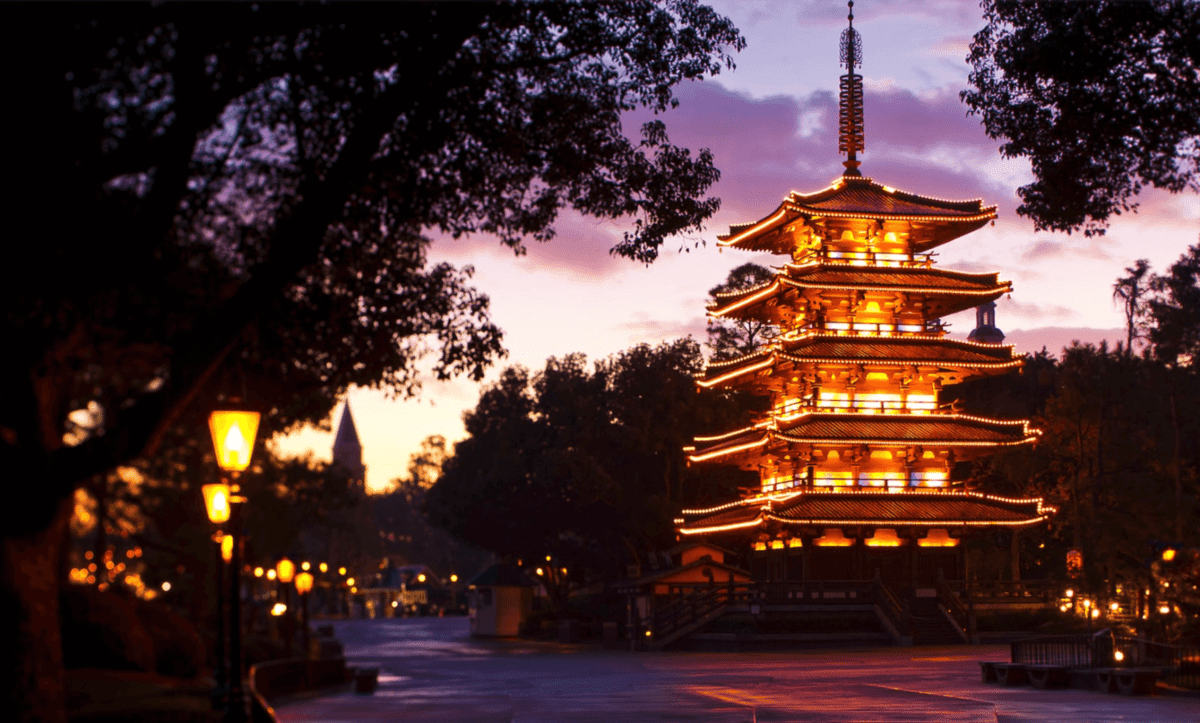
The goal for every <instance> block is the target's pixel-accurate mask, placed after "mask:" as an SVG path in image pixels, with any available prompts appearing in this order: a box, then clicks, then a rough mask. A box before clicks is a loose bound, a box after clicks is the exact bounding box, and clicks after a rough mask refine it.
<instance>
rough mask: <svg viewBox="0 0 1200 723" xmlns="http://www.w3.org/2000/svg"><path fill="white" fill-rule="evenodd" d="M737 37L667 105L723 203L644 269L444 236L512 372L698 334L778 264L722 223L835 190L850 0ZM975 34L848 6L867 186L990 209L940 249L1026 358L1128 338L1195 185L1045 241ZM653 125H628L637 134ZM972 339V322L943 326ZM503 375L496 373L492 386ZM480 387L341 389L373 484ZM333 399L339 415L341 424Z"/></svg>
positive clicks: (916, 15) (902, 9) (732, 9)
mask: <svg viewBox="0 0 1200 723" xmlns="http://www.w3.org/2000/svg"><path fill="white" fill-rule="evenodd" d="M713 5H714V6H715V7H716V8H717V10H718V11H720V12H722V13H724V14H725V15H728V16H729V17H731V18H732V19H733V20H734V23H735V24H736V25H737V26H738V28H739V29H740V30H741V31H742V33H743V34H744V35H745V36H746V39H747V41H748V47H747V49H746V50H745V51H743V52H742V53H741V54H739V55H738V56H737V57H736V62H737V69H736V70H734V71H732V72H728V71H727V72H724V73H722V74H720V75H719V76H717V77H716V78H713V79H709V80H706V81H704V82H702V83H691V84H688V85H685V86H682V87H680V88H679V89H678V96H679V98H680V107H679V108H678V109H676V110H674V111H672V112H670V113H668V114H666V116H665V117H664V118H665V121H666V123H667V127H668V130H669V132H670V135H671V140H672V142H674V143H676V144H679V145H683V146H687V147H689V148H692V149H699V148H710V149H712V151H713V154H714V156H715V158H716V163H717V166H718V168H720V169H721V181H720V182H719V183H718V184H717V186H716V187H715V188H714V189H713V193H714V194H715V195H717V196H719V197H720V198H721V202H722V204H721V211H720V212H719V213H718V215H717V217H716V218H715V219H714V221H713V222H712V223H710V224H709V226H708V228H707V229H706V230H705V231H704V232H703V233H702V234H697V235H695V236H694V237H691V238H687V239H679V240H677V241H676V242H674V243H668V244H666V245H665V246H664V248H663V252H662V254H661V256H660V258H659V260H658V261H656V262H655V263H654V264H653V265H651V266H649V267H646V266H642V265H640V264H637V263H634V262H631V261H628V260H624V259H619V258H614V257H612V256H610V255H609V254H608V249H609V248H610V247H611V246H612V245H613V243H614V242H615V241H616V240H617V239H619V238H620V236H621V234H622V232H623V230H624V228H625V225H626V223H627V222H607V221H596V220H594V219H588V218H581V217H579V216H576V215H567V216H564V217H563V218H561V219H560V221H559V223H558V224H557V228H558V238H557V239H555V240H554V241H552V242H550V243H548V244H531V245H530V248H529V253H528V254H527V255H526V256H524V257H520V258H518V257H515V256H514V255H513V253H512V252H511V251H510V250H508V249H506V248H504V247H501V246H500V245H499V243H498V242H497V241H496V240H495V239H492V238H489V237H484V236H480V237H474V238H470V239H461V240H458V241H452V240H438V241H437V242H436V243H435V244H434V247H433V252H432V256H433V257H434V259H435V260H442V259H445V260H448V261H450V262H452V263H454V264H456V265H460V266H461V265H472V266H474V267H475V269H476V276H475V281H476V285H477V286H478V288H479V289H480V290H481V291H483V292H484V293H486V294H488V295H489V296H490V297H491V299H492V308H493V318H494V320H495V321H496V322H497V323H498V324H499V325H500V327H501V328H502V329H504V331H505V345H506V347H507V349H508V350H509V355H510V356H509V358H508V359H507V360H505V361H504V362H503V363H502V364H501V365H500V366H503V365H504V364H514V363H519V364H524V365H526V366H528V367H530V368H533V369H538V368H540V367H541V366H542V365H543V364H544V362H545V359H546V358H547V357H548V356H555V355H557V356H561V355H564V354H568V353H570V352H575V351H581V352H584V353H586V354H587V355H588V357H589V358H591V359H597V358H601V357H604V356H607V355H609V354H612V353H614V352H617V351H620V350H622V349H625V348H627V347H629V346H631V345H633V344H636V343H638V342H648V343H657V342H659V341H663V340H667V339H673V338H677V337H680V336H686V335H688V334H691V335H693V336H694V337H696V338H697V339H699V340H701V341H703V340H704V328H705V318H704V297H705V294H706V291H707V290H708V289H709V288H710V287H712V286H714V285H715V284H717V283H719V282H721V281H722V280H723V279H724V277H725V275H726V273H728V271H729V270H730V269H732V268H733V267H734V266H737V265H739V264H741V263H744V262H745V261H748V260H752V261H756V262H758V263H762V264H768V265H769V264H778V263H780V262H781V261H782V260H783V259H782V258H780V257H773V256H770V255H767V254H753V253H744V252H733V251H724V252H721V253H718V251H717V249H716V246H715V237H716V235H717V234H719V233H724V232H725V231H726V230H727V227H728V226H729V224H731V223H738V222H744V221H754V220H757V219H759V218H762V217H763V216H765V215H767V214H768V213H770V212H771V211H773V210H774V209H775V207H776V206H777V205H778V204H779V202H780V201H781V200H782V199H783V197H784V196H786V195H787V193H788V192H789V191H792V190H798V191H813V190H817V189H819V188H823V187H824V186H826V185H828V184H829V182H830V181H832V180H833V179H834V178H835V177H836V176H838V175H839V174H840V173H841V171H842V170H843V169H842V166H841V161H842V157H841V156H839V155H838V153H837V128H836V118H837V115H836V113H837V106H836V102H837V99H836V89H837V81H838V76H839V75H840V74H841V73H842V72H843V70H842V69H841V68H839V67H838V63H837V58H838V55H837V52H838V51H837V46H838V38H839V34H840V33H841V30H842V28H844V27H845V22H846V20H845V15H846V13H845V10H846V8H845V5H844V4H840V3H831V2H825V3H815V2H769V1H764V2H746V1H744V0H738V1H737V2H733V1H732V0H729V1H724V2H715V3H713ZM982 26H983V20H982V18H981V16H980V12H979V8H978V4H977V2H975V0H965V1H963V2H957V1H950V0H945V1H942V2H920V3H918V2H909V1H905V0H898V1H896V2H870V1H869V0H863V1H862V2H858V3H856V7H855V27H856V28H857V29H858V30H859V32H860V33H861V34H862V38H863V47H864V60H863V65H862V68H861V71H860V72H861V73H862V75H863V77H864V84H865V87H866V96H865V119H864V125H865V138H866V151H865V153H863V154H861V156H860V158H861V159H862V161H863V165H862V168H861V170H862V171H863V173H864V175H867V176H870V177H873V178H874V179H875V180H876V181H879V182H881V183H885V184H887V185H890V186H893V187H896V188H900V189H903V190H907V191H912V192H915V193H921V194H926V195H930V196H938V197H944V198H951V199H969V198H983V199H984V200H985V201H986V202H987V203H988V204H993V203H994V204H997V205H998V206H999V210H998V212H999V219H998V220H997V221H996V223H995V225H994V226H989V227H986V228H984V229H982V230H980V231H977V232H976V233H974V234H971V235H969V236H967V237H965V238H962V239H959V240H957V241H955V242H952V243H950V244H948V245H946V246H943V247H941V248H939V249H938V252H939V254H940V256H939V258H938V261H939V263H940V264H941V265H943V266H945V267H947V268H953V269H959V270H963V271H1000V272H1001V276H1002V278H1005V279H1011V280H1012V281H1013V285H1014V290H1013V294H1012V297H1011V298H1010V299H1003V300H1001V301H1000V302H999V306H998V309H997V324H998V325H999V327H1000V328H1001V329H1003V330H1004V331H1005V332H1006V333H1007V334H1008V341H1009V342H1010V343H1013V344H1016V346H1017V348H1018V350H1020V351H1036V350H1038V349H1041V348H1042V346H1046V347H1048V348H1049V349H1050V350H1051V351H1052V352H1057V350H1058V349H1060V348H1061V347H1062V346H1063V345H1066V344H1069V343H1070V342H1071V340H1072V339H1079V340H1081V341H1090V342H1096V341H1099V340H1100V339H1104V338H1108V339H1110V340H1114V341H1115V340H1116V339H1118V338H1123V336H1124V334H1123V331H1121V325H1122V317H1121V315H1120V313H1119V311H1118V310H1117V308H1116V307H1115V306H1114V305H1113V303H1112V301H1111V296H1112V284H1113V281H1114V280H1115V279H1116V278H1117V277H1118V276H1120V275H1121V274H1122V270H1123V269H1124V267H1126V266H1129V265H1131V264H1132V263H1133V262H1134V260H1135V259H1138V258H1148V259H1150V261H1151V264H1152V266H1153V267H1154V268H1155V269H1156V270H1162V269H1164V268H1165V267H1166V266H1167V265H1168V264H1170V263H1171V262H1172V261H1173V260H1175V259H1176V258H1178V257H1179V255H1180V254H1182V253H1183V251H1184V250H1185V249H1186V247H1187V246H1188V245H1189V244H1191V243H1195V242H1196V234H1197V228H1198V226H1200V224H1198V223H1197V221H1198V220H1200V200H1198V199H1197V197H1196V196H1195V195H1194V194H1191V195H1178V196H1171V195H1168V194H1162V193H1157V192H1152V193H1148V194H1144V195H1143V197H1142V198H1141V199H1140V200H1141V209H1140V211H1139V213H1137V214H1135V215H1126V216H1122V217H1120V218H1118V219H1116V220H1115V222H1114V223H1113V224H1112V227H1111V228H1110V230H1109V232H1108V235H1107V236H1105V237H1103V238H1099V239H1085V238H1084V237H1083V236H1081V235H1078V234H1074V235H1070V236H1068V235H1065V234H1051V233H1035V232H1034V230H1033V224H1032V223H1031V222H1029V221H1027V220H1025V219H1022V218H1020V217H1018V216H1017V215H1016V206H1017V203H1018V200H1017V196H1016V188H1017V187H1018V186H1020V185H1022V184H1024V183H1026V182H1028V180H1029V179H1030V178H1031V176H1030V174H1029V166H1028V164H1027V163H1026V162H1024V161H1021V160H1007V159H1004V158H1001V157H1000V154H999V152H998V150H997V148H998V146H999V142H997V141H993V140H991V139H989V138H988V137H987V135H986V133H985V132H984V131H983V128H982V126H980V124H979V122H978V120H977V119H975V118H969V117H967V116H966V109H965V106H963V105H962V104H961V103H960V102H959V100H958V93H959V91H960V90H962V89H963V88H965V87H966V83H967V75H968V72H969V66H968V65H967V64H966V62H965V60H964V59H965V57H966V55H967V46H968V44H969V43H970V38H971V36H972V35H973V34H974V33H975V32H976V31H977V30H979V29H980V28H981V27H982ZM647 117H648V116H638V115H633V116H631V117H629V118H628V121H627V128H628V129H629V131H630V132H632V133H636V129H637V127H638V125H640V123H641V122H643V121H644V120H646V118H647ZM950 321H951V322H952V324H953V330H954V331H955V332H959V333H962V334H965V333H966V332H967V331H969V330H970V328H971V327H972V326H973V324H974V316H973V313H972V312H966V313H964V314H960V315H958V316H957V317H952V318H951V319H950ZM500 366H498V367H497V368H496V369H494V370H493V371H492V373H491V375H490V377H489V378H490V379H494V378H495V377H496V376H497V374H498V372H499V368H500ZM478 395H479V386H478V385H476V384H474V383H472V382H469V381H454V382H450V383H440V384H439V383H436V382H432V381H431V382H429V383H427V384H426V386H425V390H424V392H423V394H422V395H421V397H420V398H419V399H415V400H407V401H403V400H388V399H386V397H385V395H384V394H383V393H381V392H375V391H370V390H360V389H355V390H352V391H351V392H350V395H349V398H350V405H351V407H352V410H353V413H354V416H355V419H356V422H357V425H358V430H359V434H360V435H361V437H362V443H363V448H364V457H365V461H366V464H367V467H368V477H367V482H368V486H370V487H372V488H376V489H378V488H381V487H383V486H385V485H386V484H387V482H388V481H389V480H391V479H394V478H395V477H397V476H399V475H402V474H403V473H404V470H405V467H406V464H407V461H408V457H409V455H410V454H411V453H412V452H414V451H416V449H417V447H418V445H419V444H420V441H421V440H422V439H423V438H425V437H426V436H428V435H431V434H442V435H444V436H446V437H447V439H449V440H451V441H455V440H457V439H461V438H462V436H463V430H462V421H461V416H462V412H463V411H464V410H466V409H470V408H472V407H473V406H474V404H475V401H476V400H477V399H478ZM339 414H340V408H339V409H337V410H334V416H333V419H337V417H338V415H339ZM278 444H279V447H280V449H281V450H283V451H284V452H285V453H300V452H305V451H309V450H311V451H312V452H313V453H314V455H315V456H317V457H321V458H326V459H327V458H328V455H329V448H330V445H331V444H332V433H331V432H320V431H317V430H313V429H308V430H304V431H301V432H299V433H296V434H294V435H292V436H290V437H288V438H286V439H283V440H279V441H278Z"/></svg>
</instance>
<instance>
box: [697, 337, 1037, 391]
mask: <svg viewBox="0 0 1200 723" xmlns="http://www.w3.org/2000/svg"><path fill="white" fill-rule="evenodd" d="M855 338H860V337H845V339H847V340H854V339H855ZM871 341H876V340H875V339H871ZM1008 348H1009V349H1011V348H1012V347H1011V346H1009V347H1008ZM749 359H750V360H748V361H747V360H743V362H742V363H741V364H739V365H737V366H732V367H730V368H725V369H720V370H719V373H717V374H716V375H711V374H706V375H705V376H703V377H700V378H698V379H697V380H696V384H697V386H699V387H700V388H702V389H712V388H713V387H716V386H719V385H726V384H727V385H729V386H738V385H744V384H747V383H750V382H751V381H752V380H753V379H755V378H757V377H756V376H755V375H757V374H758V373H759V372H763V371H766V370H768V369H772V368H774V367H776V366H777V365H779V364H780V363H781V362H790V363H792V364H795V365H808V364H818V365H823V366H845V365H849V364H861V365H863V366H870V367H897V368H903V367H912V366H915V367H918V368H921V367H935V368H938V369H950V370H954V371H957V372H960V373H976V374H989V373H990V374H999V373H1002V372H1004V371H1007V370H1009V369H1016V368H1018V367H1020V366H1021V365H1022V364H1023V363H1024V362H1023V361H1022V360H1021V359H1015V358H1013V359H1008V360H1003V361H1000V360H997V361H992V362H976V361H961V360H950V359H939V358H937V357H928V358H899V357H897V358H888V357H847V356H837V357H835V356H813V355H805V354H793V353H790V352H785V351H779V352H767V353H761V354H755V355H753V356H752V357H750V358H749Z"/></svg>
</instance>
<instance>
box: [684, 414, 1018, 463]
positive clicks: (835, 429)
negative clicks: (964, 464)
mask: <svg viewBox="0 0 1200 723" xmlns="http://www.w3.org/2000/svg"><path fill="white" fill-rule="evenodd" d="M1039 434H1040V432H1038V431H1037V430H1035V429H1032V428H1030V426H1029V422H1028V421H1027V420H996V419H985V418H982V417H973V416H970V415H965V414H862V413H852V412H831V413H827V412H814V413H804V414H799V415H796V416H795V417H794V418H791V419H786V418H784V419H779V420H777V421H776V425H775V426H774V427H772V426H771V425H767V424H759V425H755V426H753V427H747V428H745V429H740V430H736V431H733V432H729V433H727V434H723V435H719V436H716V437H697V438H696V446H695V449H694V450H689V451H690V455H689V457H688V459H690V460H691V461H692V462H703V461H706V460H718V458H719V461H721V462H726V463H738V462H742V461H743V460H745V461H756V460H757V459H759V458H760V457H761V456H762V452H763V450H764V448H770V447H773V446H775V445H777V444H782V445H783V446H787V445H793V444H794V445H813V446H822V447H845V446H854V445H867V446H870V447H910V446H914V445H919V446H923V447H951V448H956V449H957V448H971V447H1008V446H1013V445H1018V444H1027V443H1030V442H1032V441H1034V440H1035V439H1037V436H1038V435H1039ZM755 463H756V462H755ZM756 464H757V463H756Z"/></svg>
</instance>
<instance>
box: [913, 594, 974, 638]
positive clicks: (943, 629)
mask: <svg viewBox="0 0 1200 723" xmlns="http://www.w3.org/2000/svg"><path fill="white" fill-rule="evenodd" d="M908 610H909V619H910V621H911V625H912V638H913V645H962V644H963V642H965V641H964V640H963V637H962V633H960V632H959V631H958V630H957V629H956V628H955V626H954V624H953V623H951V622H950V620H949V619H948V618H947V617H946V614H945V613H944V612H943V611H942V608H941V607H940V602H939V600H938V599H937V598H936V597H934V598H928V597H916V596H913V597H910V598H909V600H908Z"/></svg>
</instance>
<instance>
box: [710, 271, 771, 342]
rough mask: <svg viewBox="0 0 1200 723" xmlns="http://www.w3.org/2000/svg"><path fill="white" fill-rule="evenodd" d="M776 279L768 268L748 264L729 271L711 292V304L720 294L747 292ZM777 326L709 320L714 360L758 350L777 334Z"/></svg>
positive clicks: (750, 321)
mask: <svg viewBox="0 0 1200 723" xmlns="http://www.w3.org/2000/svg"><path fill="white" fill-rule="evenodd" d="M774 278H775V274H774V273H773V272H772V271H771V270H770V269H768V268H767V267H765V266H762V265H761V264H756V263H745V264H742V265H741V266H738V267H737V268H735V269H733V270H732V271H730V272H729V276H727V277H726V278H725V281H723V282H722V283H720V284H717V285H716V286H714V287H712V288H711V289H709V290H708V298H709V304H712V303H715V302H716V301H717V299H718V294H724V293H728V292H732V291H745V290H746V289H752V288H754V287H756V286H762V285H763V284H766V283H769V282H770V281H771V280H772V279H774ZM774 330H775V327H774V326H772V325H771V324H767V323H766V322H763V321H759V320H757V319H709V323H708V348H709V349H710V350H711V358H712V360H713V361H727V360H729V359H734V358H737V357H739V356H743V355H746V354H750V353H751V352H754V351H756V350H757V349H758V348H759V347H760V346H762V345H763V343H764V342H766V340H767V338H768V337H770V335H771V334H772V333H774Z"/></svg>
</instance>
